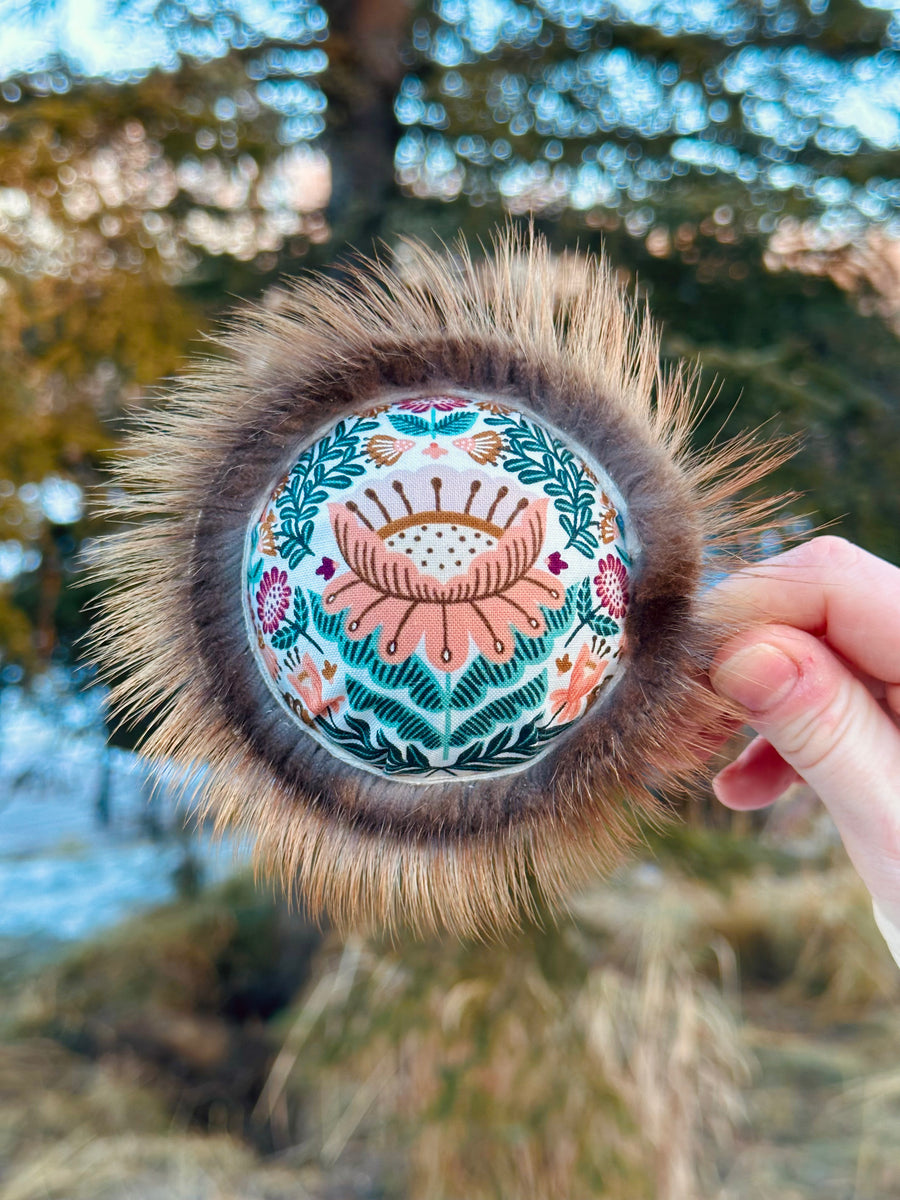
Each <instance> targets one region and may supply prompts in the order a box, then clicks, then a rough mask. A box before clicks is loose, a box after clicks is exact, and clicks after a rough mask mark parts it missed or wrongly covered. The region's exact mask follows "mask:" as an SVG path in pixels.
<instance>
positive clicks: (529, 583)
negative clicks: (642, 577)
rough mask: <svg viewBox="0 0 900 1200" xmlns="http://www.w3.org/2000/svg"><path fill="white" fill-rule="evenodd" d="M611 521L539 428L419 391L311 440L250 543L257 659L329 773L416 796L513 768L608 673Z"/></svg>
mask: <svg viewBox="0 0 900 1200" xmlns="http://www.w3.org/2000/svg"><path fill="white" fill-rule="evenodd" d="M624 515H625V507H624V503H623V501H622V499H621V497H620V496H619V494H618V490H617V488H616V486H615V484H614V483H613V482H612V480H611V479H610V478H609V477H608V476H607V475H606V473H605V472H604V471H603V470H602V468H600V467H599V466H597V465H596V464H594V465H593V466H590V465H588V463H587V462H585V460H584V458H583V457H582V456H581V455H580V454H579V453H578V452H577V451H575V450H573V449H571V448H570V447H569V446H567V445H566V443H565V441H564V440H563V438H562V436H561V435H560V434H559V433H557V432H555V431H551V430H550V429H548V428H547V427H546V426H545V425H543V424H542V423H541V422H540V421H539V420H538V419H537V418H535V417H532V416H530V415H526V414H525V413H524V412H522V411H519V410H516V409H513V408H510V407H508V406H506V405H502V404H499V403H497V402H496V401H495V400H491V399H488V398H485V397H484V396H480V397H479V396H477V395H465V396H464V395H461V394H452V395H448V394H442V393H440V392H438V393H435V394H430V395H429V394H427V393H418V392H414V393H413V394H412V395H409V396H402V395H401V396H399V397H390V398H387V397H386V398H384V401H383V402H382V403H379V404H376V405H374V406H372V407H369V408H366V409H364V410H362V411H361V412H359V413H357V414H353V415H351V416H348V417H345V418H343V419H342V420H340V421H339V422H337V423H336V424H334V425H332V426H331V427H330V428H329V429H327V430H326V431H324V432H321V433H320V434H319V435H318V436H317V437H316V439H315V440H314V441H313V442H312V444H311V445H310V446H308V447H307V448H305V449H304V450H303V451H302V452H301V453H300V454H299V455H298V458H297V461H296V462H295V463H294V465H293V466H292V467H291V469H290V470H289V471H288V473H287V474H286V475H285V476H284V478H283V479H281V480H280V481H279V482H278V484H277V486H275V487H274V488H273V490H272V493H271V494H270V495H269V496H268V497H267V498H266V501H265V504H264V505H263V507H262V510H261V512H260V513H259V515H258V517H257V518H256V519H255V520H254V521H253V522H252V524H251V526H250V528H249V531H248V534H247V546H246V555H245V562H244V579H245V585H246V593H245V599H246V612H247V620H248V627H249V629H250V640H251V644H252V645H253V648H254V653H255V655H256V659H257V663H258V665H259V668H260V671H261V673H262V675H263V677H264V678H265V680H266V682H267V684H268V685H269V687H270V688H271V689H272V691H273V693H274V695H275V696H276V697H277V698H278V699H279V701H280V702H281V703H282V704H283V705H284V707H285V709H286V710H287V711H288V712H289V713H291V714H292V716H293V717H294V718H295V720H296V721H297V724H298V736H299V737H301V738H303V737H313V738H315V739H316V740H317V741H318V742H319V743H320V744H321V745H323V746H324V747H325V748H326V749H329V750H330V751H331V752H332V753H333V754H335V755H336V756H337V757H338V758H340V759H343V760H344V761H346V762H349V763H352V764H354V765H355V766H359V767H361V768H363V769H364V770H369V771H373V772H375V773H380V774H385V775H390V776H393V777H395V778H398V779H404V780H408V781H409V782H411V783H421V784H429V783H434V782H437V781H440V780H442V779H447V778H452V779H465V778H469V777H477V776H479V775H484V774H500V773H506V772H512V771H517V770H521V769H523V768H524V767H527V766H528V765H529V764H530V763H531V762H532V761H533V760H534V759H535V758H536V757H539V756H540V755H542V754H545V753H546V752H547V751H548V750H549V749H550V747H551V746H552V744H553V742H554V741H555V739H556V738H557V737H559V736H560V735H561V734H563V733H564V732H565V731H566V730H567V729H568V728H569V727H570V725H571V724H572V723H573V722H575V721H577V720H579V718H581V717H582V716H583V715H584V714H585V713H586V712H587V710H588V709H589V708H590V706H591V705H592V704H593V703H594V702H595V701H596V700H597V698H598V697H599V696H600V695H601V694H606V693H608V692H609V691H610V690H611V689H612V688H613V687H614V685H615V680H616V678H617V676H618V674H619V670H620V651H621V647H622V638H623V629H624V618H625V615H626V612H627V607H628V566H629V564H630V563H631V562H632V560H633V558H634V557H635V555H636V553H637V546H636V543H635V539H634V537H633V536H631V537H629V538H626V523H625V519H624Z"/></svg>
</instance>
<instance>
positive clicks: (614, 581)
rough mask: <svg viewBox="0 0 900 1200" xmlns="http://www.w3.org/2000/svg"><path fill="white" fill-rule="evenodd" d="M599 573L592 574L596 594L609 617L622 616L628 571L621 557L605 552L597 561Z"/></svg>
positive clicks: (626, 605)
mask: <svg viewBox="0 0 900 1200" xmlns="http://www.w3.org/2000/svg"><path fill="white" fill-rule="evenodd" d="M597 567H598V570H599V572H600V573H599V574H598V575H595V576H594V585H595V587H596V589H597V596H598V597H599V599H600V601H601V602H602V604H603V607H604V608H605V609H606V611H607V612H608V613H609V615H610V616H611V617H624V616H625V610H626V609H627V608H628V572H627V571H626V570H625V564H624V563H623V562H622V560H621V559H619V558H616V556H615V555H614V554H607V556H606V558H601V559H600V561H599V562H598V563H597Z"/></svg>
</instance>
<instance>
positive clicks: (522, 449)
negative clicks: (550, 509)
mask: <svg viewBox="0 0 900 1200" xmlns="http://www.w3.org/2000/svg"><path fill="white" fill-rule="evenodd" d="M485 424H486V425H497V426H499V427H500V428H502V430H503V433H504V437H505V441H506V444H507V447H508V453H507V456H506V458H505V459H504V466H505V467H506V469H507V471H511V472H512V473H513V474H514V475H517V476H518V478H519V480H520V482H522V483H524V484H528V485H535V484H540V485H541V486H542V487H543V489H544V491H545V492H546V494H547V495H548V496H552V497H553V499H554V502H555V507H556V511H557V513H558V514H559V523H560V525H561V526H562V527H563V529H564V531H565V532H566V534H567V535H568V539H569V540H568V541H567V542H566V544H565V546H564V547H563V549H565V550H568V548H569V547H570V546H573V547H574V548H575V549H576V550H578V551H580V552H581V553H582V554H583V555H584V556H585V557H586V558H591V557H592V555H593V552H594V551H595V550H596V549H597V548H598V546H599V544H600V543H599V542H598V541H597V537H596V534H595V533H594V532H593V530H592V525H593V522H594V504H595V499H596V492H595V488H594V483H593V480H592V479H591V478H590V476H589V475H588V474H587V473H586V472H585V470H584V467H583V466H582V465H580V464H579V462H578V459H576V457H575V455H574V454H573V453H572V451H571V450H569V449H567V448H566V447H565V446H563V445H561V444H560V443H559V442H558V441H557V440H556V439H555V438H554V437H551V436H550V434H548V433H547V432H546V431H545V430H543V429H541V428H540V426H539V425H534V424H533V423H532V422H531V421H529V420H528V419H527V418H526V417H523V416H522V415H521V414H519V413H505V414H503V415H501V416H496V417H486V418H485Z"/></svg>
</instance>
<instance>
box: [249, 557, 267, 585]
mask: <svg viewBox="0 0 900 1200" xmlns="http://www.w3.org/2000/svg"><path fill="white" fill-rule="evenodd" d="M262 573H263V560H262V559H261V558H258V559H257V560H256V562H255V563H254V564H253V566H252V567H251V568H250V570H249V571H248V572H247V582H248V583H249V584H250V585H251V586H252V585H253V584H254V583H259V581H260V579H262Z"/></svg>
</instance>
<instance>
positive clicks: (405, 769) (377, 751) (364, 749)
mask: <svg viewBox="0 0 900 1200" xmlns="http://www.w3.org/2000/svg"><path fill="white" fill-rule="evenodd" d="M344 720H345V721H346V723H347V725H348V726H349V727H350V728H349V729H344V728H343V727H342V726H340V725H338V724H336V723H335V721H334V718H333V717H331V716H330V715H328V714H323V715H322V716H320V717H316V720H315V723H316V725H317V727H318V728H319V729H320V730H321V731H322V733H324V734H325V735H326V737H328V738H329V740H330V741H332V742H334V743H335V745H338V746H342V747H343V748H344V749H345V750H347V751H348V752H349V753H350V754H352V755H353V756H354V757H355V758H358V759H359V760H360V761H361V762H365V763H369V764H370V766H373V767H376V768H378V769H379V770H381V771H384V773H385V774H386V775H397V774H399V773H400V772H402V773H403V774H404V775H424V774H426V773H428V772H430V771H432V770H433V768H432V766H431V763H429V761H428V759H427V758H426V757H425V755H424V754H423V753H422V751H421V750H419V749H418V747H416V746H398V745H397V744H396V743H395V742H392V741H389V740H388V738H386V737H385V734H384V730H383V729H379V730H378V731H377V732H376V734H375V740H374V741H373V740H372V731H371V729H370V728H369V724H368V722H367V721H365V720H363V718H362V717H354V716H353V715H352V714H350V713H348V714H347V715H346V716H345V718H344Z"/></svg>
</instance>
